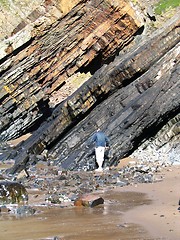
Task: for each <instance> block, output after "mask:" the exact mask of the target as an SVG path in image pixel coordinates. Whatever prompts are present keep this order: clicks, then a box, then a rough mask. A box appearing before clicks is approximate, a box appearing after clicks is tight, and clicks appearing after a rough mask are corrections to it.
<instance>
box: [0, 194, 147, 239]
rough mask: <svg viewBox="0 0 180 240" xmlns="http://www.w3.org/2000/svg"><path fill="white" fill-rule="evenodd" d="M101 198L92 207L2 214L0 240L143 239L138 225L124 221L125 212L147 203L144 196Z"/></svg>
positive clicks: (40, 209) (111, 195) (125, 195)
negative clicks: (28, 215)
mask: <svg viewBox="0 0 180 240" xmlns="http://www.w3.org/2000/svg"><path fill="white" fill-rule="evenodd" d="M103 198H104V199H105V203H104V204H103V205H99V206H97V207H95V208H86V207H71V208H59V207H55V208H48V207H37V210H38V211H39V212H38V213H37V214H35V215H33V216H30V217H19V218H18V217H15V216H13V215H10V214H1V215H0V239H1V240H5V239H6V240H7V239H8V240H44V239H54V237H55V236H57V237H58V238H59V239H61V240H62V239H63V240H92V239H98V240H101V239H102V240H119V239H122V240H123V239H129V240H130V239H131V240H132V239H145V238H143V236H146V235H147V233H145V232H144V230H142V229H141V228H140V227H139V226H135V225H131V224H128V223H124V222H123V214H124V212H125V211H126V210H128V209H130V208H133V207H134V206H136V205H140V204H145V203H146V204H147V203H148V201H149V200H148V199H146V196H145V195H144V194H140V193H130V192H129V193H127V192H122V193H113V194H112V193H105V194H104V196H103ZM136 236H137V238H136ZM149 239H150V238H149Z"/></svg>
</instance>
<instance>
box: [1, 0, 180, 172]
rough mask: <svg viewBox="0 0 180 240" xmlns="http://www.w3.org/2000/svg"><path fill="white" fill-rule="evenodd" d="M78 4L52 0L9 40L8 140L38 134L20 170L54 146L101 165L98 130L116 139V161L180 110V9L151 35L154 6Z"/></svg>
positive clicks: (21, 154)
mask: <svg viewBox="0 0 180 240" xmlns="http://www.w3.org/2000/svg"><path fill="white" fill-rule="evenodd" d="M69 3H70V4H69V5H64V4H65V1H45V2H43V6H45V5H46V6H47V8H46V9H49V10H48V11H47V12H46V15H45V18H43V19H44V20H43V21H40V19H41V16H39V15H38V14H37V18H36V20H35V21H31V23H30V24H27V22H26V24H25V25H24V27H22V28H21V26H23V25H17V26H16V29H15V30H13V32H12V36H11V37H10V38H8V39H5V40H4V41H2V43H1V47H0V56H1V60H0V64H1V65H0V73H1V82H0V101H1V105H0V112H1V117H0V121H1V124H0V137H1V139H2V140H9V139H12V138H15V137H18V136H21V135H22V134H24V133H26V132H29V131H33V134H32V136H31V137H30V138H29V139H27V140H26V141H25V142H24V143H23V144H22V145H20V146H19V147H18V148H17V149H16V150H15V152H14V151H13V153H12V154H11V155H10V157H11V158H14V159H15V160H16V164H15V166H14V167H13V168H12V169H11V170H10V171H11V172H12V173H14V172H16V171H20V170H21V169H22V168H24V167H25V165H26V164H27V162H28V161H30V159H31V157H32V156H33V155H34V154H35V155H36V154H40V153H42V151H43V150H44V149H48V151H49V154H50V155H51V156H53V157H54V158H56V159H58V163H59V164H60V165H61V164H62V165H63V167H66V168H69V169H77V168H79V167H82V166H84V165H85V163H87V159H88V162H89V163H92V164H91V166H90V167H89V169H92V168H94V165H93V162H94V160H93V158H92V157H91V155H92V149H91V148H90V149H89V150H88V151H87V150H86V148H85V146H86V144H87V141H88V139H89V137H90V136H91V134H92V133H93V132H94V131H95V130H96V128H97V127H101V128H102V129H103V130H105V131H106V132H107V134H108V135H109V136H110V140H111V144H112V146H113V152H112V157H111V161H110V164H116V163H117V162H118V160H119V158H121V157H124V156H126V155H128V154H129V153H130V152H132V151H133V150H134V149H135V148H136V147H137V146H138V145H139V144H140V143H141V141H142V140H143V139H144V138H147V137H148V136H149V135H151V134H149V133H151V132H152V130H154V131H157V129H158V128H160V127H162V125H163V124H165V123H166V122H167V121H168V120H169V119H170V118H172V117H174V116H176V114H177V113H178V111H179V103H180V98H179V95H178V94H177V92H178V85H179V77H178V71H179V70H178V69H179V44H178V43H179V18H178V14H177V15H176V16H174V18H173V19H172V20H171V21H170V22H168V23H166V24H165V25H164V27H163V28H162V29H160V30H157V31H156V32H154V33H153V34H150V35H146V34H147V33H146V31H147V29H148V28H147V23H148V22H149V21H150V19H152V20H153V21H155V17H154V15H153V13H152V12H151V11H150V10H148V11H147V10H145V9H146V8H145V7H141V8H139V7H138V6H137V5H135V6H133V4H132V3H131V2H129V1H111V0H109V1H102V0H92V1H85V0H84V1H78V4H77V2H76V1H69ZM41 4H42V3H41ZM71 4H72V5H71ZM40 6H41V5H40ZM73 6H74V7H73ZM72 7H73V8H72ZM37 9H39V7H38V8H37ZM37 9H36V11H38V10H37ZM69 9H71V10H69ZM51 10H52V11H51ZM51 12H52V14H50V13H51ZM66 12H68V13H67V14H65V13H66ZM55 13H56V16H55V17H54V14H55ZM52 15H53V17H52ZM147 16H148V17H147ZM26 19H27V18H26ZM41 20H42V19H41ZM23 21H25V20H23ZM32 22H33V24H32ZM167 99H168V101H166V100H167ZM35 129H36V130H35Z"/></svg>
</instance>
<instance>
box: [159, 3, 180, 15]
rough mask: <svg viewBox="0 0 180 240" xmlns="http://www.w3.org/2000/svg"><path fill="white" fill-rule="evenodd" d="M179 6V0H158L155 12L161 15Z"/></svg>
mask: <svg viewBox="0 0 180 240" xmlns="http://www.w3.org/2000/svg"><path fill="white" fill-rule="evenodd" d="M178 6H180V0H160V1H159V2H158V3H157V5H156V6H155V13H156V14H158V15H161V14H162V13H164V12H166V11H168V10H170V9H173V8H176V7H178Z"/></svg>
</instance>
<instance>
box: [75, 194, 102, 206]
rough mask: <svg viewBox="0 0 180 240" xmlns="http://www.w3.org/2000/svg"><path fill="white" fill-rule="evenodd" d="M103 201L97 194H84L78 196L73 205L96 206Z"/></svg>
mask: <svg viewBox="0 0 180 240" xmlns="http://www.w3.org/2000/svg"><path fill="white" fill-rule="evenodd" d="M103 203H104V199H103V198H102V197H99V196H95V195H85V196H82V197H80V198H78V199H77V200H76V201H75V202H74V205H75V206H77V207H80V206H84V207H96V206H98V205H100V204H103Z"/></svg>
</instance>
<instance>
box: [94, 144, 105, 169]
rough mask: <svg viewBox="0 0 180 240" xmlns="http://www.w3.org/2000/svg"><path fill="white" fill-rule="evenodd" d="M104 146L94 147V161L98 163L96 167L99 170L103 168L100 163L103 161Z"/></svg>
mask: <svg viewBox="0 0 180 240" xmlns="http://www.w3.org/2000/svg"><path fill="white" fill-rule="evenodd" d="M104 149H105V148H104V147H97V148H96V149H95V154H96V162H97V164H98V169H97V170H99V171H102V170H103V168H102V165H103V162H104Z"/></svg>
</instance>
